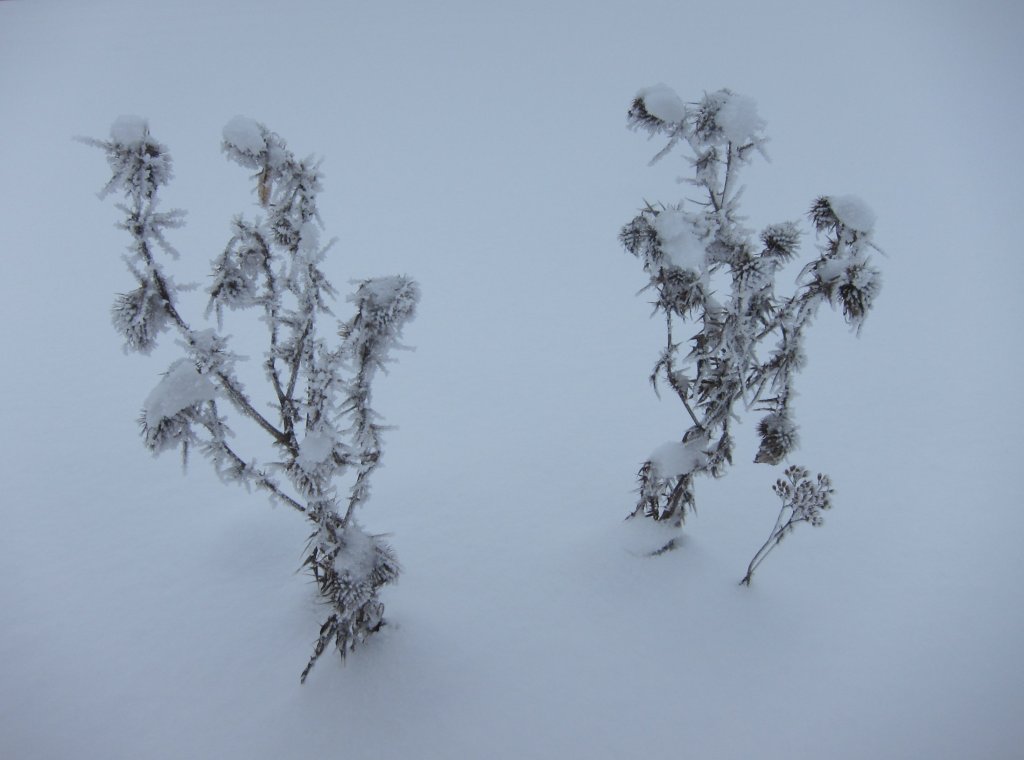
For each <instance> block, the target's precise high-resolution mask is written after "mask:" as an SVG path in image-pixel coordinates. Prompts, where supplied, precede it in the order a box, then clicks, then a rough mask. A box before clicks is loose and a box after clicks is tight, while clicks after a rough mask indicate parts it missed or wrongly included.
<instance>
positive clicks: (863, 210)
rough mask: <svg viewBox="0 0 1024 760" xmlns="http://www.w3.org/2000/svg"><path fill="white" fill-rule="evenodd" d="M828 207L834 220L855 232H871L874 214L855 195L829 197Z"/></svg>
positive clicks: (873, 224) (873, 225) (873, 226)
mask: <svg viewBox="0 0 1024 760" xmlns="http://www.w3.org/2000/svg"><path fill="white" fill-rule="evenodd" d="M828 205H829V206H831V207H832V211H833V212H834V213H835V215H836V218H838V219H839V221H840V222H842V223H843V224H844V225H846V226H847V227H848V228H850V229H851V230H855V231H856V232H871V231H872V230H873V229H874V228H875V212H874V211H872V210H871V207H870V206H868V204H866V203H865V202H864V201H862V200H861V199H860V198H858V197H857V196H856V195H830V196H828Z"/></svg>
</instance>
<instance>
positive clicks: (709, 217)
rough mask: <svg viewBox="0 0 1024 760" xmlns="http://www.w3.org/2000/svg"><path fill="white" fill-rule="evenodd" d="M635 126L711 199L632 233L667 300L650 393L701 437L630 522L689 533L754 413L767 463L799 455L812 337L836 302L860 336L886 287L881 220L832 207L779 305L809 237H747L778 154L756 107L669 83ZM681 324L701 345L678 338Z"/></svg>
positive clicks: (849, 202)
mask: <svg viewBox="0 0 1024 760" xmlns="http://www.w3.org/2000/svg"><path fill="white" fill-rule="evenodd" d="M628 123H629V126H630V127H631V128H632V129H634V130H638V131H642V132H646V133H647V134H648V135H649V136H651V137H661V138H665V139H667V143H666V145H665V147H664V148H662V150H660V151H659V152H658V153H657V154H656V155H655V156H654V158H653V159H652V161H651V163H652V164H653V163H656V162H657V161H659V160H661V159H662V158H664V157H665V156H667V155H669V154H670V153H671V152H672V151H674V150H675V149H676V148H677V147H680V148H682V149H684V151H685V152H686V153H687V156H686V158H687V160H688V162H689V164H690V167H691V169H692V176H690V177H689V178H687V179H686V181H687V182H688V183H689V184H690V185H691V186H692V187H694V188H696V189H697V192H698V194H699V197H698V198H697V199H696V200H691V201H688V202H685V203H683V202H680V203H677V204H675V205H666V204H650V203H648V204H646V205H645V206H644V208H643V209H642V210H641V211H640V213H639V214H638V215H637V216H636V217H634V218H633V220H632V221H630V222H629V223H628V224H626V225H625V226H624V227H623V228H622V231H621V233H620V234H619V240H620V242H621V243H622V245H623V247H624V248H625V249H626V251H627V252H629V253H630V254H632V255H634V256H636V257H637V258H638V259H639V260H640V263H641V265H642V266H643V268H644V271H645V272H646V273H647V275H648V277H649V280H650V281H649V283H648V285H647V287H646V288H645V289H644V290H649V291H652V292H653V293H654V294H655V298H654V303H653V305H654V310H655V313H658V312H660V313H661V314H662V315H663V317H664V319H665V333H666V339H665V344H664V347H663V348H662V350H661V353H660V354H659V356H658V359H657V362H656V363H655V365H654V370H653V372H652V373H651V376H650V381H651V383H652V385H653V386H654V389H655V391H656V392H658V391H659V387H664V386H668V388H670V389H671V390H672V392H673V393H674V394H675V396H676V397H677V398H678V399H679V401H680V402H681V403H682V405H683V409H684V410H685V417H684V421H685V423H686V425H687V427H686V428H685V429H684V431H683V433H682V435H681V437H680V439H679V441H676V442H672V443H669V444H664V445H663V446H661V447H659V448H658V449H657V450H656V451H655V453H654V454H652V456H651V457H650V458H649V459H648V460H647V461H646V462H644V464H643V465H642V466H641V468H640V471H639V474H638V480H639V487H638V492H639V498H638V500H637V504H636V507H635V508H634V510H633V512H632V514H631V515H630V516H631V517H646V518H650V519H653V520H664V521H670V522H671V523H673V524H675V525H677V526H681V525H682V524H683V522H684V520H685V518H686V516H687V514H688V513H689V512H690V511H692V510H694V509H695V508H696V496H695V492H694V481H695V479H696V478H697V476H698V475H711V476H712V477H721V476H722V475H724V473H725V472H726V470H727V468H728V466H729V465H730V464H732V458H733V449H734V441H733V436H732V427H733V425H734V424H735V423H736V421H737V420H738V419H739V412H740V411H742V410H754V411H755V412H758V413H759V414H761V415H762V416H761V419H760V421H759V423H758V425H757V432H758V435H759V436H760V446H759V448H758V450H757V452H756V454H755V455H754V461H755V462H757V463H763V464H770V465H776V464H779V463H781V462H783V461H785V460H786V459H787V457H788V456H789V455H790V454H791V453H792V452H793V451H794V450H795V449H796V448H797V446H798V443H799V437H798V427H797V425H796V422H795V421H794V413H793V404H792V402H793V398H794V395H795V393H794V389H793V381H794V378H795V376H796V373H797V372H798V371H799V370H800V369H801V368H802V367H803V366H804V364H805V363H806V357H805V354H804V337H805V333H806V330H807V328H808V327H809V326H810V324H811V323H812V322H813V320H814V317H815V316H816V314H817V313H818V309H819V307H820V306H821V304H823V303H828V304H830V305H832V306H833V307H837V308H839V309H840V310H841V311H842V313H843V316H844V317H845V318H846V321H847V322H848V323H849V324H850V325H851V327H853V328H854V329H855V330H856V331H859V330H860V328H861V326H862V325H863V323H864V320H865V318H866V317H867V314H868V312H869V311H870V310H871V307H872V305H873V303H874V299H875V298H876V297H877V295H878V292H879V289H880V287H881V275H880V273H879V272H878V270H877V269H875V268H874V266H873V265H872V263H871V257H870V253H871V251H872V250H877V249H876V246H875V244H874V241H873V239H872V237H873V229H874V221H875V216H874V213H873V212H872V211H871V210H870V209H869V208H868V206H867V205H866V204H865V203H864V202H863V201H861V200H859V199H858V198H856V197H854V196H822V197H820V198H818V199H817V200H816V201H815V202H814V204H813V205H812V207H811V210H810V213H809V217H810V219H811V221H812V223H813V224H814V227H815V230H816V232H817V234H818V235H819V236H820V239H821V242H820V243H819V245H818V251H817V256H816V257H815V258H813V259H812V260H811V261H810V262H809V263H807V264H806V265H805V266H804V267H803V269H802V271H801V273H800V275H799V277H798V279H797V288H796V292H795V293H793V294H792V295H788V296H787V295H781V294H778V293H777V292H776V280H777V278H778V275H779V273H780V272H781V271H782V269H783V267H785V266H786V265H787V264H788V263H789V262H791V261H792V260H794V259H795V258H796V257H797V255H798V253H799V250H798V249H799V245H800V237H801V233H800V228H799V225H798V224H797V223H796V222H793V221H786V222H781V223H777V224H771V225H768V226H767V227H765V228H764V230H763V231H762V232H761V233H760V234H759V235H755V234H754V232H753V231H752V230H749V229H747V228H746V227H744V226H743V224H742V221H743V217H742V216H741V215H740V209H739V201H740V196H741V193H742V190H743V188H742V186H741V185H740V184H739V174H740V172H741V171H742V169H743V167H745V166H746V165H748V164H749V163H750V162H751V160H752V159H753V157H754V155H755V154H761V155H764V153H765V151H764V148H765V143H766V142H767V138H766V137H765V136H764V134H763V130H764V126H765V124H764V121H763V120H762V119H761V117H760V116H759V115H758V112H757V106H756V104H755V103H754V101H753V100H751V99H750V98H747V97H744V96H742V95H737V94H736V93H733V92H731V91H730V90H718V91H717V92H712V93H708V94H705V95H704V97H703V98H702V99H701V100H700V101H699V102H696V103H683V101H682V100H681V99H680V98H679V97H678V96H677V95H676V94H675V92H673V91H672V90H671V89H670V88H669V87H667V86H666V85H663V84H659V85H655V86H653V87H648V88H645V89H643V90H640V92H639V93H638V94H637V96H636V98H635V99H634V100H633V103H632V105H631V107H630V109H629V112H628ZM681 325H685V326H686V327H685V332H682V334H683V335H685V336H689V337H688V338H685V339H680V338H679V337H678V336H679V335H680V332H681V331H682V329H683V328H681ZM787 472H788V471H787ZM822 477H825V476H822ZM825 482H826V483H827V482H828V481H827V478H825ZM828 492H829V493H831V490H829V491H828ZM773 535H774V534H773ZM670 543H671V542H670ZM773 545H774V544H773ZM761 558H763V555H762V556H761ZM759 561H760V560H758V562H759ZM755 566H756V565H755ZM751 574H752V570H751V572H748V575H747V578H745V579H744V580H745V582H747V583H749V580H750V575H751Z"/></svg>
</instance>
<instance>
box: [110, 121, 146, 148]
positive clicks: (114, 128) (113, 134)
mask: <svg viewBox="0 0 1024 760" xmlns="http://www.w3.org/2000/svg"><path fill="white" fill-rule="evenodd" d="M148 134H149V125H148V124H147V123H146V120H145V119H143V118H142V117H141V116H118V117H117V119H115V120H114V123H113V124H111V125H110V139H111V140H113V141H114V142H115V143H117V144H118V145H138V144H139V143H141V142H145V140H146V137H147V135H148Z"/></svg>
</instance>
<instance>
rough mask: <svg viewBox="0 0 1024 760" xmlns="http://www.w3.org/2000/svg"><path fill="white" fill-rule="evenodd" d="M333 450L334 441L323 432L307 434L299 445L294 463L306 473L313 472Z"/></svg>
mask: <svg viewBox="0 0 1024 760" xmlns="http://www.w3.org/2000/svg"><path fill="white" fill-rule="evenodd" d="M333 450H334V439H333V438H332V437H331V436H330V435H328V434H327V433H325V432H323V431H316V432H312V433H307V434H306V437H305V438H303V439H302V442H301V443H300V444H299V455H298V456H297V457H296V458H295V462H296V463H297V464H298V465H299V467H301V468H302V469H303V470H305V471H306V472H311V471H312V470H315V469H316V467H317V465H319V464H322V463H323V462H324V460H325V459H327V457H329V456H330V455H331V452H332V451H333Z"/></svg>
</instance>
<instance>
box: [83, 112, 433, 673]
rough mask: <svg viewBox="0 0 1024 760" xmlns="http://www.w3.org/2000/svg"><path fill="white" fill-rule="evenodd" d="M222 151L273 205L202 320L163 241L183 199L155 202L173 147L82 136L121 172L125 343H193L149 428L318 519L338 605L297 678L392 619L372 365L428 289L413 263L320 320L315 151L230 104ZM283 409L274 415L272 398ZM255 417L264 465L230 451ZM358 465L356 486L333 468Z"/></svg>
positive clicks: (222, 262)
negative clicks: (259, 336)
mask: <svg viewBox="0 0 1024 760" xmlns="http://www.w3.org/2000/svg"><path fill="white" fill-rule="evenodd" d="M223 138H224V139H223V143H222V149H223V151H224V152H225V153H226V154H227V156H228V158H229V159H231V160H233V161H235V162H236V163H238V164H241V165H242V166H243V167H246V168H248V169H251V170H253V171H255V172H256V174H255V175H254V179H255V181H256V192H257V195H258V198H259V203H260V206H261V207H262V210H263V216H260V217H257V218H255V219H252V220H247V219H245V218H243V217H242V216H237V217H235V218H234V219H233V220H232V223H231V232H232V234H231V239H230V240H229V241H228V243H227V246H226V247H225V248H224V251H223V253H221V254H220V255H219V256H218V257H216V259H215V260H214V261H213V274H212V285H211V286H210V288H209V302H208V306H207V308H206V315H205V316H206V318H207V319H210V318H211V316H213V317H215V318H216V319H215V322H216V327H215V328H214V327H207V328H205V329H197V328H194V327H192V325H191V324H190V323H189V322H188V321H186V319H185V317H184V316H183V315H182V313H181V311H180V298H179V294H180V293H181V292H182V291H184V290H185V289H186V288H185V287H183V286H181V285H178V284H177V283H175V282H174V280H173V279H172V278H171V277H170V276H169V275H168V274H167V273H166V272H165V270H164V265H163V263H162V258H163V256H165V255H166V256H170V257H171V258H177V257H178V254H177V252H176V251H175V250H174V248H172V247H171V245H170V244H169V243H168V241H167V238H166V236H165V232H166V230H168V229H173V228H175V227H180V226H181V225H182V224H183V220H184V212H182V211H179V210H174V211H168V212H161V211H158V210H157V208H158V205H159V204H158V191H159V188H160V187H161V186H163V185H165V184H167V183H168V181H169V180H170V179H171V175H172V173H171V157H170V155H169V154H168V152H167V148H166V147H165V146H164V145H162V144H160V143H159V142H157V141H156V140H154V139H153V138H152V136H151V135H150V132H149V128H148V126H147V124H146V122H145V121H144V120H142V119H139V118H137V117H121V118H119V119H118V120H117V121H115V122H114V125H113V127H112V128H111V132H110V139H109V140H94V139H86V140H84V142H86V143H87V144H89V145H93V146H95V147H98V148H101V149H102V150H103V151H104V152H105V153H106V156H107V161H108V162H109V164H110V168H111V171H112V176H111V179H110V181H109V182H108V183H107V184H106V186H105V187H104V188H103V190H102V191H101V193H100V196H101V197H105V196H107V195H110V194H117V195H122V196H123V197H124V203H120V204H118V206H117V207H118V209H120V210H121V212H122V213H123V214H124V218H123V221H121V222H120V224H119V227H120V228H122V229H124V230H126V231H127V232H128V233H129V234H130V235H131V238H132V242H131V245H130V246H129V249H128V254H127V255H126V256H125V262H126V264H127V265H128V269H129V270H130V272H131V273H132V276H133V277H134V279H135V288H134V289H133V290H131V291H129V292H128V293H124V294H122V295H119V296H118V297H117V300H116V301H115V302H114V306H113V309H112V316H113V322H114V326H115V328H116V329H117V331H118V332H119V333H121V335H122V337H123V338H124V347H125V350H126V351H135V352H139V353H143V354H148V353H149V352H150V351H151V350H152V348H153V347H154V346H155V345H156V343H157V340H158V338H159V337H160V335H161V333H163V332H165V331H167V330H171V331H173V332H175V333H177V335H178V338H179V341H178V345H180V346H181V348H182V350H183V353H184V355H183V356H182V357H181V358H180V359H178V360H176V361H175V362H174V363H173V364H171V366H170V367H169V368H168V370H167V372H166V373H165V374H164V376H163V378H162V379H161V380H160V382H159V383H158V384H157V385H156V387H155V388H154V389H153V391H152V392H151V393H150V394H149V396H148V397H147V399H146V402H145V404H144V406H143V410H142V415H141V418H140V421H139V422H140V425H141V429H142V437H143V441H144V443H145V445H146V447H147V448H149V449H150V450H151V451H153V452H154V453H160V452H162V451H166V450H169V449H176V448H177V449H180V450H181V454H182V457H183V461H187V458H188V454H189V451H190V450H193V449H196V450H198V451H199V452H201V454H202V455H203V456H205V457H206V458H207V459H208V460H209V461H210V463H211V464H212V465H213V467H214V469H215V470H216V472H217V474H218V475H219V476H220V477H221V479H222V480H224V481H225V482H234V483H239V484H241V485H244V486H245V487H246V488H251V487H252V486H255V487H256V488H259V489H262V490H264V491H265V492H267V493H268V494H269V496H270V497H271V499H272V500H273V501H276V502H278V503H281V504H284V505H287V506H288V507H291V508H292V509H294V510H295V511H297V512H301V513H302V514H303V515H305V516H306V518H307V519H308V520H309V521H310V523H311V524H312V530H311V534H310V537H309V542H308V545H307V553H306V558H305V561H304V563H303V565H304V566H307V567H308V568H309V569H310V572H311V574H312V576H313V578H314V579H315V581H316V584H317V588H318V590H319V593H320V596H321V598H322V601H323V602H324V603H325V604H326V605H327V607H328V616H327V619H326V620H325V621H324V623H323V625H322V626H321V628H320V635H319V637H318V638H317V641H316V644H315V647H314V651H313V655H312V657H311V658H310V660H309V662H308V664H307V665H306V667H305V669H304V670H303V671H302V676H301V680H302V681H305V679H306V676H307V675H308V674H309V671H310V669H311V668H312V667H313V665H314V664H315V663H316V660H317V659H318V658H319V657H320V655H321V654H322V653H323V652H324V649H325V648H326V647H327V646H328V645H329V644H330V643H331V642H332V641H333V642H334V643H335V645H336V647H337V650H338V652H339V653H340V655H341V657H342V658H343V659H344V657H345V655H346V654H347V653H348V652H349V651H350V650H352V649H353V648H355V647H356V646H357V645H358V644H359V643H361V642H362V641H364V640H365V639H366V638H367V637H368V636H370V635H371V634H372V633H374V632H375V631H377V630H379V629H380V627H381V625H383V622H384V619H383V611H384V607H383V604H382V603H381V601H380V599H379V591H380V589H381V587H382V586H384V585H386V584H388V583H392V582H393V581H394V580H395V579H396V578H397V577H398V573H399V566H398V562H397V561H396V559H395V555H394V553H393V551H392V549H391V547H390V546H388V544H387V543H386V542H385V541H383V540H382V538H381V537H380V536H378V535H371V534H368V533H366V532H365V531H364V530H363V529H362V528H361V527H360V525H359V523H358V522H357V520H356V510H357V508H358V507H359V506H360V505H361V504H363V503H364V502H365V501H366V500H367V498H368V497H369V479H370V476H371V475H372V473H373V471H374V470H375V469H376V468H377V466H378V464H379V462H380V457H381V430H382V429H383V428H382V427H381V425H379V424H378V423H377V421H376V420H377V415H376V413H375V412H374V411H373V409H372V407H371V391H372V382H373V378H374V375H375V374H376V372H377V370H383V369H384V365H385V364H386V363H387V362H389V361H390V360H391V359H390V352H391V350H392V349H393V348H396V347H400V344H399V342H398V341H399V339H400V337H401V334H402V328H403V327H404V325H405V324H406V323H407V322H408V321H409V320H410V319H412V318H413V315H414V313H415V308H416V303H417V301H418V299H419V288H418V286H417V285H416V283H415V282H414V281H412V280H410V279H409V278H407V277H404V276H393V277H383V278H379V279H371V280H366V281H364V282H361V283H359V284H358V287H357V288H356V291H355V293H354V294H353V295H351V296H349V298H348V300H349V301H350V302H351V303H352V304H354V308H355V314H354V315H353V316H352V317H351V318H350V319H349V320H348V321H347V322H344V323H340V324H339V325H338V327H337V329H336V335H337V336H338V337H339V340H337V341H334V343H333V344H332V343H331V342H328V340H326V339H325V337H324V336H323V335H322V333H321V330H322V328H321V324H322V322H323V319H324V318H327V317H331V316H333V315H332V312H331V309H330V302H331V301H332V300H333V298H334V295H335V291H334V288H333V287H332V286H331V284H330V282H329V281H328V280H327V278H326V276H325V275H324V272H323V270H322V269H321V264H322V263H323V260H324V257H325V254H326V252H327V251H328V249H329V248H330V247H331V244H330V243H328V244H327V245H321V244H320V235H319V233H320V229H321V227H322V224H321V220H320V215H319V212H318V211H317V203H316V202H317V193H318V192H319V191H320V189H321V183H320V179H321V174H320V170H319V164H318V163H316V162H313V161H312V160H310V159H306V160H301V161H300V160H297V159H296V158H295V157H294V156H293V155H292V153H291V152H290V151H289V150H288V148H287V146H286V145H285V142H284V140H282V139H281V138H280V137H279V136H278V135H276V134H275V133H273V132H271V131H270V130H268V129H267V128H266V127H265V126H264V125H262V124H260V123H258V122H255V121H253V120H251V119H246V118H242V117H236V118H235V119H233V120H231V121H230V122H229V123H228V124H227V126H226V127H225V128H224V133H223ZM225 309H227V310H250V311H252V312H254V313H255V316H256V317H257V319H258V320H259V321H260V322H262V323H263V326H264V328H265V331H266V350H265V351H264V353H263V363H262V368H263V372H264V374H265V376H266V380H267V386H268V387H267V393H268V396H269V399H270V400H269V403H268V404H263V403H260V404H257V403H256V402H255V400H254V397H253V396H252V395H251V394H250V393H249V391H248V390H247V389H246V388H245V387H244V386H243V384H242V382H241V381H240V380H239V378H238V375H237V374H236V364H237V363H238V362H239V361H240V360H241V358H242V357H240V356H238V355H236V354H234V353H233V352H232V351H231V349H230V347H229V339H228V336H226V335H223V334H222V333H221V332H220V331H221V330H222V328H223V318H224V311H225ZM267 408H270V409H273V414H271V415H266V414H265V413H264V411H261V410H264V409H267ZM242 421H246V422H248V423H252V424H255V426H256V427H258V428H260V429H262V430H263V431H264V433H266V434H267V435H268V436H269V437H270V443H271V445H272V446H273V449H274V451H275V455H274V458H275V460H276V461H272V462H268V463H267V464H265V465H262V466H261V465H259V464H257V462H256V461H255V460H254V459H251V458H249V457H247V456H243V455H242V454H241V453H239V452H238V451H236V449H235V444H234V443H233V442H232V438H233V428H234V427H235V426H237V424H238V423H239V422H242ZM344 477H347V478H349V479H350V480H351V483H350V484H349V485H348V487H347V489H346V488H343V487H342V486H341V484H340V483H339V481H340V480H341V479H342V478H344Z"/></svg>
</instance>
